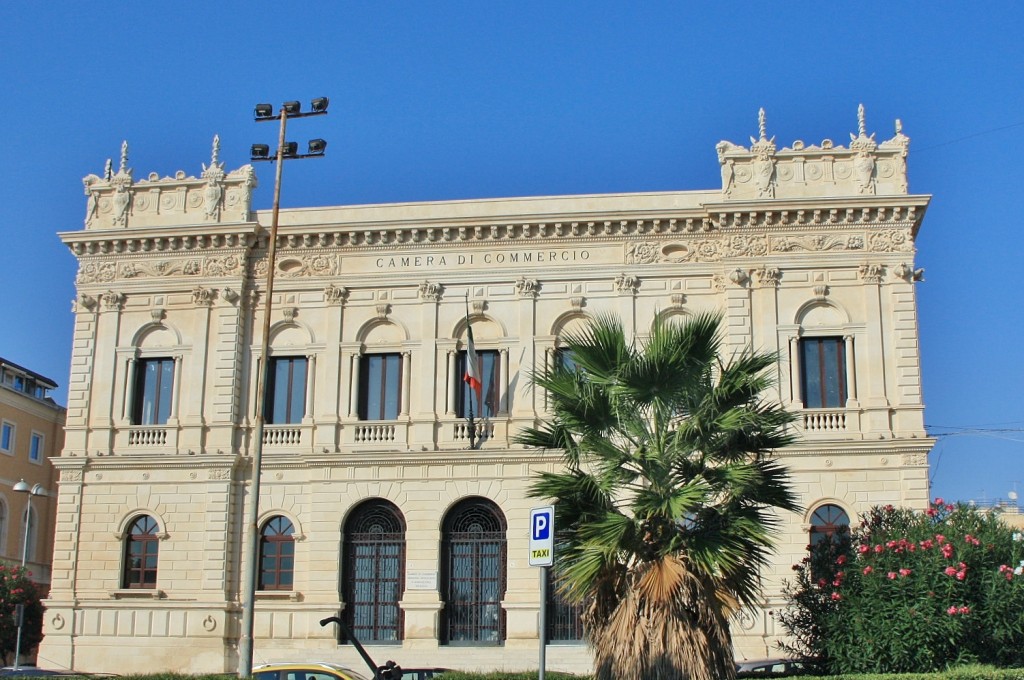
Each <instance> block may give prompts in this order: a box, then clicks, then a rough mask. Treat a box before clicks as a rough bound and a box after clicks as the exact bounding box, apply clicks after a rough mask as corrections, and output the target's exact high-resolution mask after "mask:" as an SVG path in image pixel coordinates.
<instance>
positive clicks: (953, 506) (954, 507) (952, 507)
mask: <svg viewBox="0 0 1024 680" xmlns="http://www.w3.org/2000/svg"><path fill="white" fill-rule="evenodd" d="M954 510H956V506H955V505H952V504H948V503H947V504H946V512H953V511H954Z"/></svg>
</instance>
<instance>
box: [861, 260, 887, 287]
mask: <svg viewBox="0 0 1024 680" xmlns="http://www.w3.org/2000/svg"><path fill="white" fill-rule="evenodd" d="M858 272H859V273H860V278H861V280H863V281H864V282H865V283H881V282H882V274H883V272H885V268H884V267H883V266H882V265H880V264H862V265H861V266H860V268H859V269H858Z"/></svg>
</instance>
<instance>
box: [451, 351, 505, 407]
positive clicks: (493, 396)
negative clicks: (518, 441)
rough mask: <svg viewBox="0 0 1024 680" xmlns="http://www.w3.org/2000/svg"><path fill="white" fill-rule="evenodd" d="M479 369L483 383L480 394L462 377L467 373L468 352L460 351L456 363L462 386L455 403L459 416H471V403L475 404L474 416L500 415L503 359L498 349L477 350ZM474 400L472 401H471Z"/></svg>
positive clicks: (458, 377) (457, 374)
mask: <svg viewBox="0 0 1024 680" xmlns="http://www.w3.org/2000/svg"><path fill="white" fill-rule="evenodd" d="M476 361H477V370H478V371H479V372H480V382H481V383H482V384H483V387H482V389H481V390H480V394H479V395H477V393H476V390H474V389H473V388H472V387H470V386H469V383H466V382H463V381H462V377H463V376H464V375H466V352H465V351H462V352H459V355H458V360H457V363H456V373H455V375H456V376H457V379H458V380H459V381H460V383H461V385H462V388H461V389H460V390H459V391H458V396H457V399H456V404H455V415H457V416H458V417H459V418H467V417H469V405H470V403H472V404H473V416H474V417H476V418H491V417H493V416H496V415H498V409H499V406H500V403H501V401H500V400H501V391H500V389H499V373H500V371H501V361H500V359H499V353H498V351H497V350H487V349H485V350H479V349H478V350H477V351H476ZM471 400H472V401H471Z"/></svg>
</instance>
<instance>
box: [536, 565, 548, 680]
mask: <svg viewBox="0 0 1024 680" xmlns="http://www.w3.org/2000/svg"><path fill="white" fill-rule="evenodd" d="M549 568H550V567H541V568H540V626H539V628H540V630H539V633H540V634H539V636H538V637H539V638H540V670H539V671H538V672H537V680H544V666H545V665H546V663H547V652H548V569H549Z"/></svg>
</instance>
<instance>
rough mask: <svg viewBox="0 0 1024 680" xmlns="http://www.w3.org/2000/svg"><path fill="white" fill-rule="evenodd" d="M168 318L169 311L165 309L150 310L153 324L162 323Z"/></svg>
mask: <svg viewBox="0 0 1024 680" xmlns="http://www.w3.org/2000/svg"><path fill="white" fill-rule="evenodd" d="M165 316H167V311H166V310H165V309H164V308H163V307H154V308H153V309H151V310H149V318H151V319H152V320H153V323H160V322H161V321H163V320H164V317H165Z"/></svg>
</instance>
